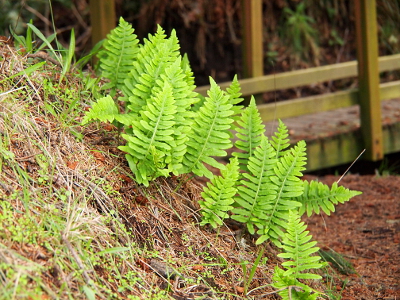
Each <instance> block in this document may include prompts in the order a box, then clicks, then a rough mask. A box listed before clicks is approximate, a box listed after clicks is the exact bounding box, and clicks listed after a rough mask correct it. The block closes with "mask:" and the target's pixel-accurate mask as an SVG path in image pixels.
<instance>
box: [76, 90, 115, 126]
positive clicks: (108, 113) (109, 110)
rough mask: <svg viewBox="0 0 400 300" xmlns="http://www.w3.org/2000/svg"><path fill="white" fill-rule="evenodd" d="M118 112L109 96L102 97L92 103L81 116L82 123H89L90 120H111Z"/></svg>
mask: <svg viewBox="0 0 400 300" xmlns="http://www.w3.org/2000/svg"><path fill="white" fill-rule="evenodd" d="M118 114H119V111H118V107H117V106H116V105H115V103H114V100H113V99H112V98H111V96H107V97H103V98H100V99H99V100H97V102H96V103H94V104H93V105H92V107H91V108H90V109H89V111H88V112H87V113H86V115H85V117H84V118H83V120H82V125H85V124H87V123H89V121H91V120H99V121H102V122H113V121H114V119H115V117H116V116H117V115H118Z"/></svg>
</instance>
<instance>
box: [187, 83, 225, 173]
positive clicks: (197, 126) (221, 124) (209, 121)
mask: <svg viewBox="0 0 400 300" xmlns="http://www.w3.org/2000/svg"><path fill="white" fill-rule="evenodd" d="M210 83H211V88H210V90H209V91H208V97H206V99H205V102H204V103H203V106H202V107H200V109H199V111H198V112H197V113H196V115H195V118H194V123H193V126H192V130H191V132H189V134H188V137H189V140H188V142H187V152H186V154H185V156H184V158H183V166H184V172H185V173H189V172H193V173H194V174H196V175H198V176H206V177H208V178H212V177H213V174H212V172H211V171H209V170H208V169H207V168H206V167H205V166H204V163H206V164H209V165H210V166H213V167H215V168H218V169H222V170H223V169H224V168H225V166H224V165H223V164H221V163H219V162H217V161H216V160H215V159H214V158H213V157H212V156H220V157H224V156H226V155H227V153H226V151H225V149H229V148H231V147H232V142H231V141H230V139H229V137H230V135H229V132H228V130H229V129H230V127H231V124H232V122H233V119H232V115H233V110H232V104H230V103H229V100H230V98H229V96H227V95H226V94H225V93H224V92H222V91H221V89H220V87H219V86H218V85H217V84H216V83H215V81H214V80H213V79H212V78H210Z"/></svg>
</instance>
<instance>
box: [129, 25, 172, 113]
mask: <svg viewBox="0 0 400 300" xmlns="http://www.w3.org/2000/svg"><path fill="white" fill-rule="evenodd" d="M179 55H180V53H179V42H178V39H177V37H176V33H175V31H172V32H171V36H170V37H169V38H168V39H166V35H165V33H164V30H163V29H162V28H161V27H160V26H158V30H157V32H156V34H155V35H154V36H152V35H149V39H148V40H145V42H144V45H143V46H142V47H140V50H139V52H138V54H137V60H136V61H135V62H133V67H132V69H131V73H130V74H129V76H128V77H127V78H126V79H125V81H124V83H125V84H124V87H123V89H122V90H123V93H124V95H125V97H124V98H122V99H123V100H125V101H128V104H127V108H128V109H129V110H130V111H132V112H133V113H139V112H140V110H141V109H142V108H143V107H144V106H145V105H146V104H147V102H148V100H149V99H150V98H151V96H152V95H153V94H154V93H156V92H158V91H157V90H154V88H155V87H156V86H158V87H159V88H162V86H163V85H162V84H161V85H160V84H159V83H158V81H159V79H161V75H162V74H164V73H165V69H166V68H168V67H169V66H170V65H171V64H172V63H173V62H175V61H176V59H177V58H178V57H179ZM162 81H164V80H161V82H162Z"/></svg>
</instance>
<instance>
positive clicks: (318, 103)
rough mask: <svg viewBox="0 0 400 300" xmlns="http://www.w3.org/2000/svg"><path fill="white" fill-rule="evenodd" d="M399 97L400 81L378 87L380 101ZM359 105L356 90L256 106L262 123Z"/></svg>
mask: <svg viewBox="0 0 400 300" xmlns="http://www.w3.org/2000/svg"><path fill="white" fill-rule="evenodd" d="M399 97H400V80H399V81H394V82H388V83H382V84H381V85H380V100H381V101H382V100H386V99H394V98H399ZM356 104H359V101H358V89H352V90H347V91H340V92H335V93H329V94H323V95H317V96H311V97H304V98H300V99H295V100H288V101H279V102H277V103H268V104H260V105H258V106H257V107H258V110H259V112H260V115H261V118H262V120H263V121H264V122H267V121H273V120H276V119H284V118H290V117H297V116H301V115H306V114H312V113H318V112H323V111H329V110H333V109H338V108H342V107H349V106H352V105H356Z"/></svg>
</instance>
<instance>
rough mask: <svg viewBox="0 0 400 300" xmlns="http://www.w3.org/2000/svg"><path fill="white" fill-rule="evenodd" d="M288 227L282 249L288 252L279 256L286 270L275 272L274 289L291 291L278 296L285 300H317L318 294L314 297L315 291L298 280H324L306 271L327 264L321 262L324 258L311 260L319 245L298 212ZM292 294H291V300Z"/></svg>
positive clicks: (292, 215)
mask: <svg viewBox="0 0 400 300" xmlns="http://www.w3.org/2000/svg"><path fill="white" fill-rule="evenodd" d="M287 223H288V224H287V228H286V230H287V231H286V233H285V235H284V236H283V239H282V248H283V250H284V251H285V252H284V253H280V254H278V256H279V257H281V258H284V259H286V260H287V261H285V262H283V263H282V266H283V267H285V269H286V270H285V271H283V270H281V269H279V268H276V269H275V274H274V277H273V280H274V281H275V282H274V283H273V286H274V287H275V288H278V289H282V288H283V287H287V288H288V289H286V290H283V291H281V292H279V294H280V295H281V296H282V298H283V299H315V298H316V296H318V293H317V294H316V295H312V296H311V295H310V292H311V291H312V289H311V288H310V287H308V286H307V285H304V284H302V283H300V282H299V281H298V279H321V276H320V275H317V274H313V273H308V272H307V271H308V270H310V269H318V268H321V267H323V266H325V265H326V264H325V263H320V262H319V261H320V259H321V257H319V256H311V255H312V254H314V253H315V252H317V251H318V250H319V248H318V247H315V245H316V244H317V242H315V241H311V242H310V240H311V238H312V236H311V235H309V234H308V233H309V232H308V231H306V228H307V226H306V225H305V224H304V222H301V221H300V217H299V214H298V212H297V211H296V210H290V211H289V214H288V219H287ZM291 286H296V287H301V288H303V289H304V292H299V291H296V290H295V289H291ZM289 293H291V298H290V297H289ZM308 297H311V298H308Z"/></svg>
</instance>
